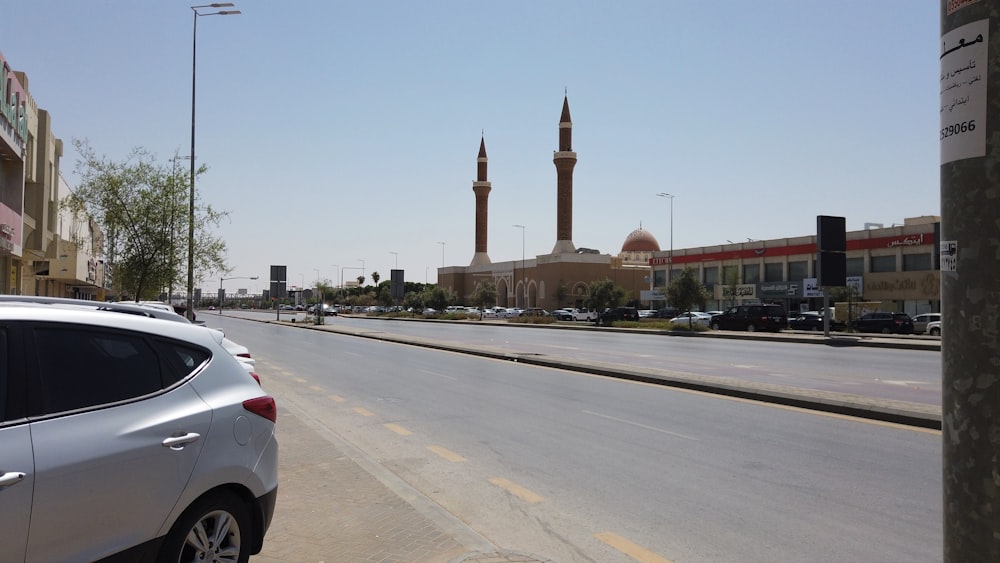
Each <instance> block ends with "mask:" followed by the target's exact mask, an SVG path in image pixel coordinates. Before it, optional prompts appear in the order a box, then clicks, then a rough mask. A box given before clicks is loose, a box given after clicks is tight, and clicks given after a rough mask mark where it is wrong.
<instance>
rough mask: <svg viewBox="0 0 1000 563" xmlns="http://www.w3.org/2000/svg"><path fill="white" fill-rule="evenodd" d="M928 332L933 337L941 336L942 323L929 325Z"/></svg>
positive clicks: (934, 322)
mask: <svg viewBox="0 0 1000 563" xmlns="http://www.w3.org/2000/svg"><path fill="white" fill-rule="evenodd" d="M926 331H927V334H929V335H931V336H941V321H931V322H929V323H927V327H926Z"/></svg>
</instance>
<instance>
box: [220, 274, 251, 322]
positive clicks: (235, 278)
mask: <svg viewBox="0 0 1000 563" xmlns="http://www.w3.org/2000/svg"><path fill="white" fill-rule="evenodd" d="M259 277H260V276H251V277H249V278H247V277H243V276H236V277H233V278H219V316H220V317H221V316H222V303H223V302H224V301H225V297H226V294H225V290H224V289H222V282H224V281H226V280H255V279H258V278H259Z"/></svg>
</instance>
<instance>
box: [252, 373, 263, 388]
mask: <svg viewBox="0 0 1000 563" xmlns="http://www.w3.org/2000/svg"><path fill="white" fill-rule="evenodd" d="M250 377H252V378H253V380H254V381H256V382H257V385H260V384H261V383H260V376H259V375H257V374H256V373H255V372H252V371H251V372H250Z"/></svg>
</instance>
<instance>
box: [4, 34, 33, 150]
mask: <svg viewBox="0 0 1000 563" xmlns="http://www.w3.org/2000/svg"><path fill="white" fill-rule="evenodd" d="M0 65H2V69H3V70H2V71H0V125H2V127H0V129H2V130H3V136H4V137H6V138H7V144H9V145H11V147H12V148H16V149H18V152H20V151H22V150H23V149H24V143H25V141H26V140H27V139H28V96H27V94H25V92H24V88H22V87H21V83H20V82H18V81H17V77H16V76H14V71H13V70H11V68H10V66H9V65H8V64H7V60H6V59H4V58H3V53H0ZM11 141H13V143H11Z"/></svg>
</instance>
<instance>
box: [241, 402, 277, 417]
mask: <svg viewBox="0 0 1000 563" xmlns="http://www.w3.org/2000/svg"><path fill="white" fill-rule="evenodd" d="M243 408H245V409H246V410H248V411H250V412H252V413H254V414H255V415H257V416H260V417H264V418H266V419H268V420H270V421H271V422H277V421H278V406H277V405H276V404H275V403H274V397H268V396H264V397H257V398H256V399H247V400H246V401H243Z"/></svg>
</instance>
